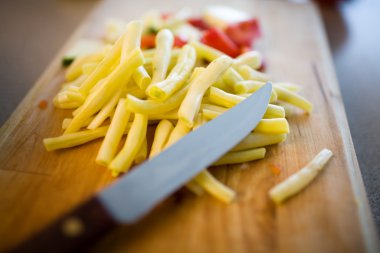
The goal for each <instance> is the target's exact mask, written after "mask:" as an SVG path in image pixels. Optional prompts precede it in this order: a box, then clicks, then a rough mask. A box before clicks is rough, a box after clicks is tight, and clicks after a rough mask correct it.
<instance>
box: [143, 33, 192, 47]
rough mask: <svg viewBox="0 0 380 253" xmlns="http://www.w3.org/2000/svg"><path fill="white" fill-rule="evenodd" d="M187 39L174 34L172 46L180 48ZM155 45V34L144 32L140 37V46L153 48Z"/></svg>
mask: <svg viewBox="0 0 380 253" xmlns="http://www.w3.org/2000/svg"><path fill="white" fill-rule="evenodd" d="M186 43H187V41H185V40H183V39H181V38H180V37H177V36H175V37H174V42H173V47H178V48H181V47H183V46H184V45H186ZM155 46H156V35H155V34H144V35H143V36H142V37H141V48H142V49H149V48H154V47H155Z"/></svg>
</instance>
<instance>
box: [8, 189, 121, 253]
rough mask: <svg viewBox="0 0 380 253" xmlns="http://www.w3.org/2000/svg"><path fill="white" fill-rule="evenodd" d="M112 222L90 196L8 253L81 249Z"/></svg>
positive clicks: (39, 252) (92, 241) (98, 202)
mask: <svg viewBox="0 0 380 253" xmlns="http://www.w3.org/2000/svg"><path fill="white" fill-rule="evenodd" d="M116 224H117V223H116V221H115V220H114V219H113V218H112V217H111V215H110V214H109V213H108V212H107V210H105V209H104V207H103V205H102V203H101V202H100V201H99V200H98V199H97V198H96V197H94V198H91V199H90V200H88V201H87V202H85V203H84V204H82V205H81V206H79V207H78V208H76V209H74V210H73V211H71V212H69V213H68V214H66V215H64V216H63V217H61V218H59V219H58V220H57V221H56V222H54V223H52V224H51V225H50V226H48V227H47V228H45V229H44V230H42V231H41V232H40V233H37V234H36V235H35V236H33V237H32V238H30V239H29V240H27V241H26V242H24V243H23V244H21V245H20V246H18V247H16V248H14V249H12V250H11V251H10V252H38V253H41V252H54V253H56V252H83V251H85V250H86V249H88V248H89V247H90V246H91V245H92V244H93V243H94V241H96V239H98V238H100V237H101V236H102V235H104V234H105V233H106V232H108V231H109V230H111V229H112V228H114V227H115V226H116Z"/></svg>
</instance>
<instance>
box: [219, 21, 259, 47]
mask: <svg viewBox="0 0 380 253" xmlns="http://www.w3.org/2000/svg"><path fill="white" fill-rule="evenodd" d="M225 32H226V34H227V35H228V36H229V37H230V38H231V40H233V41H234V42H235V43H236V44H237V45H238V46H239V47H250V48H252V46H253V43H254V41H255V40H256V39H257V38H259V37H260V36H261V31H260V26H259V21H258V20H257V19H256V18H254V19H250V20H246V21H243V22H239V23H236V24H232V25H229V26H228V27H227V28H226V31H225Z"/></svg>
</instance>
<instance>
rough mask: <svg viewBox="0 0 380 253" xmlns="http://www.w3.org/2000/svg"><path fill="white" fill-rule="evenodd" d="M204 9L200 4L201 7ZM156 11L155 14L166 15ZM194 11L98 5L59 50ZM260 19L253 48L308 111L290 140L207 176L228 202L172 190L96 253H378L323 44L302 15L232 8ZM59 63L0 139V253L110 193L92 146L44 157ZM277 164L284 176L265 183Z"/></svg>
mask: <svg viewBox="0 0 380 253" xmlns="http://www.w3.org/2000/svg"><path fill="white" fill-rule="evenodd" d="M211 3H212V2H207V4H211ZM164 4H165V5H164ZM205 4H206V3H201V2H196V1H190V0H188V1H168V0H165V1H161V2H160V4H158V3H157V2H155V1H140V2H133V4H132V3H125V2H118V1H104V2H102V3H100V4H99V6H98V7H97V9H96V10H95V11H94V12H93V13H92V14H91V15H90V16H89V18H88V19H87V20H86V21H85V22H84V24H83V25H82V26H81V27H80V28H79V29H78V31H77V32H76V33H75V34H74V35H73V37H72V38H71V39H70V41H69V42H68V44H67V45H70V44H71V43H72V42H73V41H75V40H77V39H78V38H79V37H83V36H87V37H88V36H91V37H93V36H100V35H101V29H102V28H101V27H102V26H101V25H102V22H103V20H104V18H105V17H108V16H119V17H126V18H128V19H133V18H137V17H138V16H139V15H141V14H142V13H144V12H145V11H146V9H147V8H151V7H157V8H163V9H165V10H177V9H179V8H181V7H183V6H188V7H191V8H194V9H196V10H199V9H200V8H201V7H202V6H204V5H205ZM236 7H237V8H241V9H243V10H246V11H250V12H252V13H253V14H257V16H259V18H260V20H261V23H262V26H263V33H264V39H263V41H262V43H261V45H259V47H260V49H261V50H262V51H263V53H264V54H265V57H266V59H267V65H268V71H269V73H270V74H271V75H272V76H273V77H275V78H276V79H277V80H289V81H293V82H296V83H299V84H302V85H304V87H305V88H304V90H303V91H302V93H303V94H304V95H305V96H306V97H308V98H309V99H310V100H311V101H312V102H313V104H314V105H315V111H314V112H313V114H312V115H310V116H306V115H304V114H302V113H301V112H299V111H295V113H294V115H292V116H291V117H290V118H289V122H290V125H291V134H290V135H289V137H288V140H287V141H286V142H285V143H283V144H280V145H277V146H273V147H271V148H270V149H269V150H268V154H267V158H266V159H265V160H262V161H258V162H253V163H248V164H243V165H239V166H225V167H218V168H213V169H212V172H213V173H214V174H215V175H216V176H217V177H218V178H219V179H220V180H221V181H223V182H225V183H226V184H227V185H229V186H230V187H232V188H234V189H235V190H236V191H237V193H238V198H237V200H236V201H235V202H234V203H232V204H231V205H228V206H227V205H224V204H222V203H220V202H218V201H217V200H214V199H212V198H211V197H209V196H203V197H195V196H192V195H191V194H190V193H189V192H187V191H185V190H182V191H180V192H179V193H177V194H175V195H174V196H171V197H170V198H169V199H168V200H166V201H165V202H164V203H162V204H161V205H160V206H159V207H158V208H157V209H156V210H155V211H154V212H152V214H151V215H149V216H148V217H146V218H145V219H144V220H143V221H142V222H141V223H139V224H138V225H137V226H135V227H134V228H133V229H130V228H129V227H128V228H126V227H125V228H123V227H120V228H119V229H118V230H117V231H115V232H114V233H111V234H109V235H108V236H107V237H106V238H105V239H104V240H102V241H100V242H98V243H95V245H94V249H93V250H94V252H104V251H106V252H305V251H307V252H364V251H367V252H375V251H376V250H377V249H378V248H377V246H378V244H377V240H376V235H375V232H374V226H373V222H372V220H371V215H370V212H369V209H368V203H367V199H366V196H365V191H364V188H363V185H362V179H361V175H360V170H359V168H358V165H357V161H356V156H355V152H354V149H353V146H352V142H351V137H350V133H349V129H348V125H347V120H346V117H345V112H344V109H343V106H342V101H341V97H340V92H339V89H338V85H337V82H336V78H335V74H334V69H333V67H332V64H331V58H330V55H329V51H328V47H327V43H326V39H325V34H324V31H323V29H322V26H321V21H320V18H319V14H318V12H317V10H316V8H315V7H314V6H313V5H312V4H292V3H287V2H280V1H237V2H236ZM64 50H65V49H63V50H62V51H61V53H59V54H58V55H57V57H56V58H55V60H54V61H53V62H52V64H51V65H50V66H49V67H48V69H47V70H46V72H45V73H44V75H43V76H42V77H41V78H40V80H39V81H38V82H37V83H36V85H35V86H34V88H33V89H32V90H31V91H30V92H29V94H28V95H27V97H26V98H25V99H24V100H23V102H22V103H21V104H20V106H19V107H18V108H17V109H16V111H15V112H14V113H13V114H12V116H11V118H10V119H9V120H8V121H7V122H6V123H5V125H4V126H3V127H2V128H1V130H0V136H1V138H0V149H1V152H0V161H1V168H0V200H1V204H0V217H2V218H1V221H0V238H2V239H1V242H0V250H4V249H6V248H7V247H9V246H11V245H15V244H17V243H19V242H20V241H21V240H22V239H25V238H26V237H27V236H29V235H31V234H32V233H33V232H36V231H37V230H39V229H41V228H42V227H44V226H46V225H47V224H48V223H49V222H51V221H52V220H54V219H55V218H57V217H58V216H59V215H60V214H63V213H64V212H66V211H68V210H69V209H70V208H72V207H74V206H75V205H77V204H78V203H81V201H83V200H84V199H86V198H88V197H89V196H90V195H92V194H93V193H95V192H97V191H98V190H100V189H102V188H103V187H104V186H106V185H108V184H110V183H111V182H112V181H113V179H112V177H111V176H110V173H109V172H108V171H107V170H106V169H105V168H103V167H101V166H98V165H96V163H95V162H94V160H95V156H96V153H97V149H98V148H99V143H100V142H99V141H94V142H92V143H90V144H87V145H85V146H82V147H77V148H73V149H69V150H64V151H58V152H46V151H45V150H44V148H43V145H42V139H43V138H45V137H48V136H56V135H59V134H60V133H61V130H60V123H61V120H62V119H63V118H64V117H65V115H68V113H69V112H66V111H63V110H58V109H54V108H53V107H52V105H51V103H50V104H49V106H48V108H47V109H46V110H41V109H39V108H38V106H37V104H38V101H39V100H41V99H48V100H49V101H51V98H52V97H53V96H54V94H55V93H56V92H57V90H58V88H59V85H60V83H61V82H62V80H63V70H62V69H61V67H60V58H61V55H62V52H64ZM324 147H326V148H329V149H331V150H332V151H333V152H334V158H333V159H332V161H331V162H330V163H329V164H328V166H327V168H326V170H325V171H324V172H323V173H322V174H321V175H320V176H319V177H318V178H317V179H316V180H315V182H313V183H312V184H311V185H310V187H309V188H307V190H305V191H304V192H302V193H301V194H299V195H297V196H296V197H294V198H292V199H290V200H289V201H287V202H286V203H285V204H283V205H280V206H275V205H274V204H273V203H272V202H271V201H270V200H269V198H268V194H267V193H268V190H269V189H270V188H271V187H272V186H273V185H275V184H276V183H278V182H280V181H282V180H283V179H284V178H286V177H287V176H289V175H290V174H292V173H294V172H295V171H297V170H298V169H299V168H301V167H302V166H303V165H304V164H306V163H307V162H308V161H309V160H310V159H311V158H312V157H313V156H314V155H315V154H317V153H318V152H319V151H320V150H321V149H322V148H324ZM273 164H276V165H278V166H280V167H281V168H282V173H281V174H280V175H278V176H276V175H273V173H272V172H271V170H270V168H269V167H270V166H271V165H273Z"/></svg>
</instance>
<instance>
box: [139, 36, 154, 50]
mask: <svg viewBox="0 0 380 253" xmlns="http://www.w3.org/2000/svg"><path fill="white" fill-rule="evenodd" d="M155 40H156V35H155V34H144V35H143V36H142V37H141V48H142V49H149V48H154V47H155V45H156V41H155Z"/></svg>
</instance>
